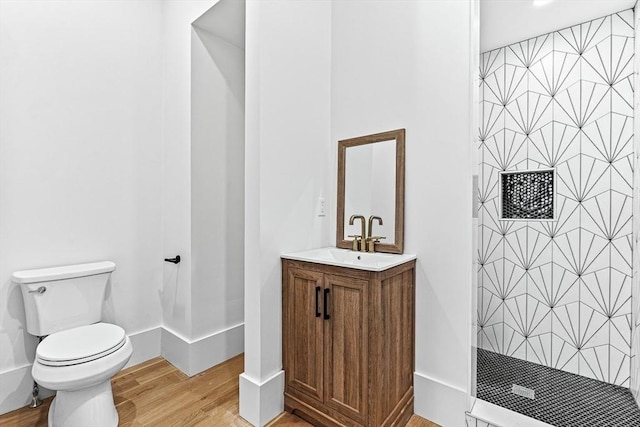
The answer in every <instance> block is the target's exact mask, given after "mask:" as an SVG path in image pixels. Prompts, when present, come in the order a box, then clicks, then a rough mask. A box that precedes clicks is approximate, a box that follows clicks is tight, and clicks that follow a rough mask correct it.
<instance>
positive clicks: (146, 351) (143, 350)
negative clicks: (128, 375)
mask: <svg viewBox="0 0 640 427" xmlns="http://www.w3.org/2000/svg"><path fill="white" fill-rule="evenodd" d="M161 335H162V327H161V326H158V327H156V328H151V329H147V330H146V331H140V332H136V333H133V334H129V339H131V345H132V346H133V354H132V355H131V359H129V362H128V363H127V365H126V366H125V369H126V368H128V367H129V366H135V365H138V364H140V363H142V362H146V361H147V360H149V359H153V358H154V357H158V356H160V343H161V341H160V340H161Z"/></svg>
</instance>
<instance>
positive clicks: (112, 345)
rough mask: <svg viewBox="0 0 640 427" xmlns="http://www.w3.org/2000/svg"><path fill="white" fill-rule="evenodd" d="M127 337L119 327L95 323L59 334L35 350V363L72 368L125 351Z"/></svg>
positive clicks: (49, 337) (51, 336)
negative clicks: (122, 349) (121, 349)
mask: <svg viewBox="0 0 640 427" xmlns="http://www.w3.org/2000/svg"><path fill="white" fill-rule="evenodd" d="M126 338H127V336H126V334H125V332H124V329H122V328H121V327H120V326H117V325H113V324H111V323H102V322H100V323H94V324H92V325H86V326H80V327H78V328H73V329H67V330H65V331H61V332H56V333H55V334H51V335H49V336H48V337H47V338H45V339H44V340H43V341H42V342H41V343H40V344H39V345H38V348H37V349H36V360H37V361H38V362H39V363H41V364H42V365H46V366H54V367H55V366H59V367H64V366H72V365H78V364H82V363H87V362H91V361H93V360H97V359H100V358H103V357H105V356H108V355H109V354H112V353H114V352H116V351H117V350H119V349H120V348H122V346H124V344H125V342H126Z"/></svg>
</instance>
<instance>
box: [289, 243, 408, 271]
mask: <svg viewBox="0 0 640 427" xmlns="http://www.w3.org/2000/svg"><path fill="white" fill-rule="evenodd" d="M282 258H285V259H292V260H295V261H306V262H315V263H318V264H326V265H335V266H337V267H347V268H355V269H357V270H367V271H384V270H387V269H389V268H391V267H395V266H396V265H400V264H403V263H405V262H407V261H411V260H413V259H416V256H415V255H410V254H402V255H395V254H383V253H378V252H374V253H370V252H354V251H350V250H348V249H339V248H333V247H327V248H319V249H311V250H308V251H302V252H294V253H290V254H284V255H282Z"/></svg>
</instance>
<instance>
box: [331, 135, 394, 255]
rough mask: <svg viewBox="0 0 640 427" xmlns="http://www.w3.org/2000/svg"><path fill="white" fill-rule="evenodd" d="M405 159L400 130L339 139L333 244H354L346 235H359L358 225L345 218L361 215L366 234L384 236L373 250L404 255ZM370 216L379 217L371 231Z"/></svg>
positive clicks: (340, 246)
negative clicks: (336, 212)
mask: <svg viewBox="0 0 640 427" xmlns="http://www.w3.org/2000/svg"><path fill="white" fill-rule="evenodd" d="M404 157H405V130H404V129H397V130H392V131H388V132H381V133H376V134H373V135H366V136H360V137H357V138H350V139H344V140H342V141H338V201H337V206H338V209H337V210H338V215H337V227H336V246H337V247H339V248H345V249H351V248H352V241H353V239H352V238H350V237H349V236H350V235H360V234H361V228H360V227H361V225H360V223H359V221H357V222H356V223H355V224H353V225H349V218H350V217H351V216H352V215H362V216H364V218H365V220H366V222H367V234H368V235H375V236H383V237H385V239H383V240H381V241H380V242H379V243H376V244H375V251H376V252H386V253H394V254H401V253H403V251H404V169H405V166H404ZM371 216H376V217H380V218H382V224H379V223H378V221H377V220H376V221H374V222H373V224H374V227H375V229H374V231H373V234H371V230H369V224H370V223H371V221H369V218H370V217H371ZM365 237H366V236H363V239H364V238H365Z"/></svg>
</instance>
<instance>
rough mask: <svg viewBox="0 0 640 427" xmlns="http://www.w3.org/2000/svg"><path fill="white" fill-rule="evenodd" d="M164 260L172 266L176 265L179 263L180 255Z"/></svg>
mask: <svg viewBox="0 0 640 427" xmlns="http://www.w3.org/2000/svg"><path fill="white" fill-rule="evenodd" d="M164 260H165V261H167V262H172V263H174V264H177V263H179V262H180V255H176V257H175V258H165V259H164Z"/></svg>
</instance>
